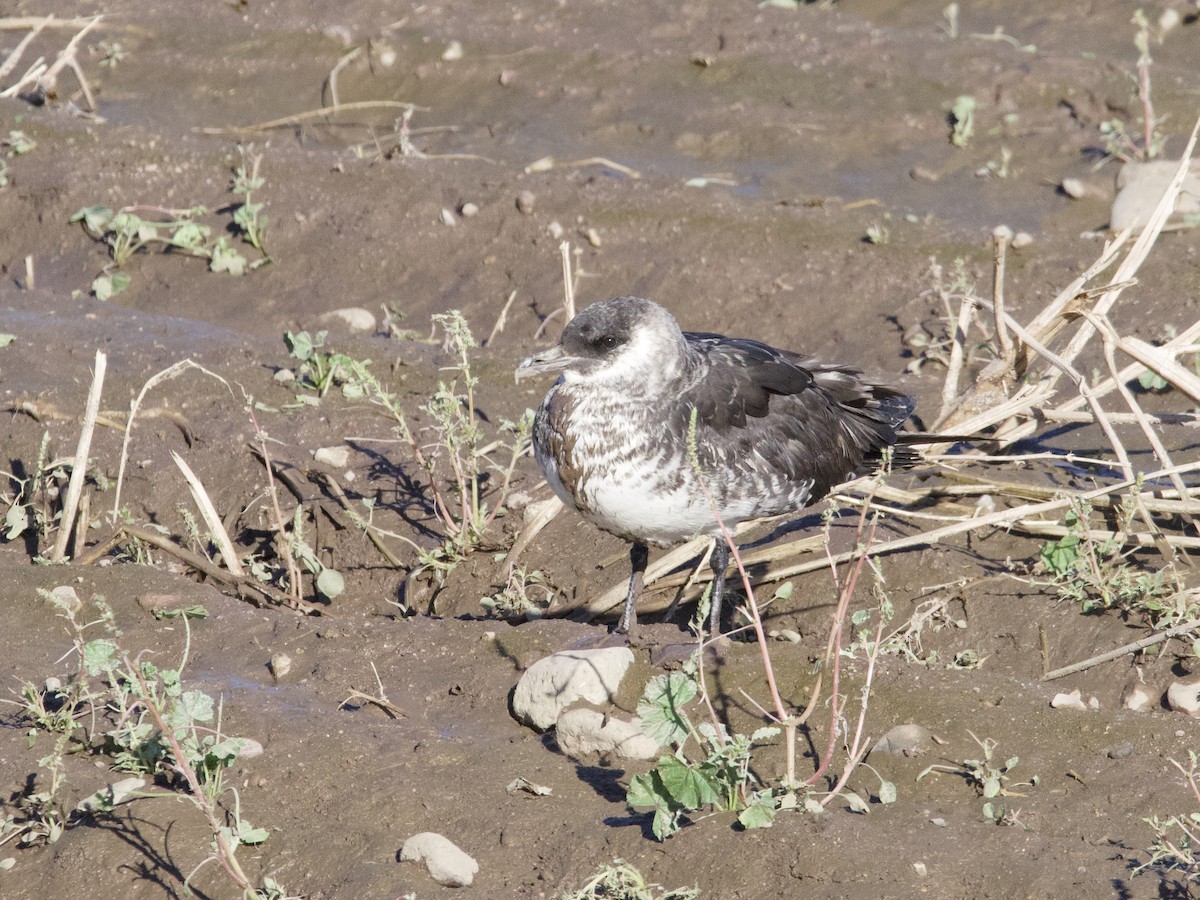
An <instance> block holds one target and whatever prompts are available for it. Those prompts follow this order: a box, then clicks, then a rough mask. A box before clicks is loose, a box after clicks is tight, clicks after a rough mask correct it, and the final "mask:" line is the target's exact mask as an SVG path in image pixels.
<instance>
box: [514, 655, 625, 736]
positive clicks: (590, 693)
mask: <svg viewBox="0 0 1200 900" xmlns="http://www.w3.org/2000/svg"><path fill="white" fill-rule="evenodd" d="M631 665H633V651H632V650H630V649H629V648H628V647H601V648H599V649H596V650H564V651H563V652H561V653H554V654H552V655H550V656H547V657H545V658H544V659H539V660H538V661H537V662H535V663H534V664H533V665H532V666H530V667H529V668H528V669H527V670H526V671H525V674H524V675H522V676H521V680H520V681H518V682H517V688H516V690H515V691H514V692H513V701H512V705H513V713H514V714H515V715H516V717H517V721H519V722H521V723H522V724H524V725H530V726H532V727H533V728H536V729H537V730H538V731H545V730H546V729H547V728H549V727H550V726H551V725H553V724H554V723H555V722H557V721H558V716H559V713H561V712H562V711H563V710H564V709H566V708H567V707H569V706H570V705H571V704H572V703H575V702H576V701H577V700H583V701H586V702H587V703H595V704H601V703H607V702H608V701H609V699H610V698H611V697H612V695H613V694H615V693H616V691H617V688H618V687H619V686H620V684H621V679H622V678H623V677H625V672H626V671H627V670H628V669H629V667H630V666H631Z"/></svg>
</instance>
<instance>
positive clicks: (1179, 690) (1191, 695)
mask: <svg viewBox="0 0 1200 900" xmlns="http://www.w3.org/2000/svg"><path fill="white" fill-rule="evenodd" d="M1167 706H1169V707H1171V709H1173V710H1175V712H1181V713H1186V714H1187V715H1189V716H1200V675H1190V676H1188V677H1187V678H1180V679H1179V680H1178V681H1176V682H1173V683H1172V684H1171V686H1170V687H1169V688H1167Z"/></svg>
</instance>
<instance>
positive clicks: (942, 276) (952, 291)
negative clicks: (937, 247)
mask: <svg viewBox="0 0 1200 900" xmlns="http://www.w3.org/2000/svg"><path fill="white" fill-rule="evenodd" d="M929 279H930V281H931V282H932V286H931V287H930V288H929V289H928V290H926V291H923V292H922V294H921V296H923V297H924V296H928V297H931V298H936V301H937V303H936V304H935V305H934V306H933V307H932V309H931V319H930V320H926V321H924V322H919V323H916V324H914V325H912V326H910V327H909V328H907V329H906V330H905V332H904V337H903V340H904V344H905V346H906V347H907V348H908V350H909V352H910V353H911V354H912V355H913V359H912V361H911V362H909V364H908V371H909V372H913V373H916V372H919V371H921V369H922V368H923V367H924V366H925V365H926V364H927V363H930V362H934V363H937V364H939V365H941V366H945V367H947V368H949V366H950V354H951V350H952V348H953V347H954V343H955V335H956V333H957V331H958V320H959V308H960V307H961V304H963V303H964V302H972V298H974V297H975V282H974V280H973V279H972V278H971V275H970V273H969V272H968V271H967V261H966V260H965V259H963V258H962V257H961V256H960V257H957V258H956V259H955V260H954V262H953V263H951V265H950V266H949V267H947V266H945V265H944V264H942V263H941V262H940V261H939V260H938V259H937V258H936V257H930V258H929ZM971 315H972V316H973V320H972V325H973V328H974V329H978V331H979V333H980V335H981V336H980V338H979V339H978V340H972V341H970V342H968V343H967V344H966V345H965V346H964V348H963V349H964V351H965V355H966V358H965V360H964V363H965V364H966V365H967V366H968V367H971V366H974V365H977V364H978V363H980V362H982V361H983V358H984V357H988V356H993V355H994V351H993V346H994V341H993V340H992V335H991V330H990V328H989V326H988V325H987V324H986V323H985V322H984V321H983V319H982V318H981V317H980V316H978V315H977V314H976V313H975V312H974V311H972V313H971Z"/></svg>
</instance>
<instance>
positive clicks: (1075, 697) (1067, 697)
mask: <svg viewBox="0 0 1200 900" xmlns="http://www.w3.org/2000/svg"><path fill="white" fill-rule="evenodd" d="M1050 708H1051V709H1087V704H1086V703H1084V702H1083V696H1082V695H1081V694H1080V693H1079V689H1078V688H1076V689H1075V690H1073V691H1071V693H1069V694H1067V693H1059V694H1055V695H1054V699H1053V700H1051V701H1050Z"/></svg>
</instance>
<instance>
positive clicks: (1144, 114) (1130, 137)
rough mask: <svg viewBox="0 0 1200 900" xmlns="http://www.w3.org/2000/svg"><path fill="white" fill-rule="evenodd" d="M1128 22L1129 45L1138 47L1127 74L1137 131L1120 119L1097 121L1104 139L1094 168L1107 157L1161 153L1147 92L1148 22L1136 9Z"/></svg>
mask: <svg viewBox="0 0 1200 900" xmlns="http://www.w3.org/2000/svg"><path fill="white" fill-rule="evenodd" d="M1132 24H1133V26H1134V29H1135V30H1134V34H1133V46H1134V47H1135V48H1136V49H1137V51H1138V61H1137V74H1136V75H1134V74H1130V76H1129V77H1130V80H1131V81H1132V82H1133V84H1134V89H1135V93H1136V96H1137V99H1138V101H1139V102H1140V104H1141V115H1140V117H1139V122H1138V124H1139V125H1140V126H1141V134H1140V135H1137V136H1136V137H1135V135H1134V134H1133V133H1131V132H1130V129H1129V127H1128V126H1127V125H1126V124H1125V121H1124V120H1123V119H1108V120H1106V121H1104V122H1101V123H1100V139H1101V140H1102V141H1103V142H1104V157H1103V159H1101V160H1100V162H1098V163H1097V164H1096V168H1099V167H1100V166H1102V165H1104V163H1106V162H1108V160H1110V159H1119V160H1121V161H1122V162H1147V161H1149V160H1152V159H1155V158H1157V157H1158V156H1160V155H1161V154H1162V149H1163V145H1164V144H1165V143H1166V135H1165V134H1163V133H1162V132H1161V131H1159V130H1158V126H1159V123H1160V120H1158V119H1156V118H1155V115H1154V102H1153V100H1152V99H1151V96H1150V70H1151V67H1152V66H1153V64H1154V59H1153V58H1152V57H1151V55H1150V37H1151V34H1150V22H1149V20H1148V19H1147V18H1146V14H1145V13H1144V12H1143V11H1142V10H1141V9H1138V10H1136V11H1134V14H1133V19H1132Z"/></svg>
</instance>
